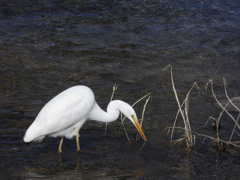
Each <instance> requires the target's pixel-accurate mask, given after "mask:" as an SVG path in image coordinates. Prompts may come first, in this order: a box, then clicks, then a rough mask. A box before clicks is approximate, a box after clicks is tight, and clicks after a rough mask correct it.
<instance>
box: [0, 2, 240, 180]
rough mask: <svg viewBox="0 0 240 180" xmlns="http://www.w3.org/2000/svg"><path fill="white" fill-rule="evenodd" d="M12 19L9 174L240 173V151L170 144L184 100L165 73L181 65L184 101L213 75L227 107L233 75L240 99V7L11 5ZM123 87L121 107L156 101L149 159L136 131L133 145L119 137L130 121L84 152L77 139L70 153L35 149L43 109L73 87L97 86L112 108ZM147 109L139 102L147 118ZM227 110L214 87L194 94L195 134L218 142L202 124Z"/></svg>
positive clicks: (4, 26)
mask: <svg viewBox="0 0 240 180" xmlns="http://www.w3.org/2000/svg"><path fill="white" fill-rule="evenodd" d="M0 12H1V13H0V47H1V48H0V59H1V66H0V67H1V71H0V74H1V76H0V84H1V91H0V99H1V109H0V144H1V148H0V159H1V163H0V172H1V178H6V177H7V178H10V179H34V178H36V179H37V178H39V179H67V178H68V179H94V178H95V179H96V178H97V179H136V178H138V179H193V178H195V179H196V178H197V179H202V178H206V179H213V178H216V179H224V178H230V179H237V178H238V177H239V176H238V175H239V166H240V160H239V159H240V158H239V157H240V155H239V152H238V151H236V150H235V149H234V148H229V149H228V150H227V151H226V152H224V153H222V154H219V153H218V152H217V150H216V149H215V148H214V146H213V144H211V142H209V141H207V140H205V141H204V143H203V139H201V138H199V139H197V144H196V148H195V149H194V150H192V151H189V150H187V149H186V148H185V146H178V145H175V146H172V145H170V144H169V140H170V139H169V135H167V131H166V130H165V128H166V127H169V126H172V124H173V122H174V119H175V115H176V113H177V104H176V102H175V98H174V94H173V91H172V87H171V79H170V72H169V70H167V71H162V69H163V68H164V67H165V66H166V65H168V64H171V65H172V66H173V73H174V80H175V86H176V88H177V91H178V93H179V98H180V100H183V98H184V96H185V95H186V93H187V92H188V90H189V89H190V87H191V86H192V84H193V83H194V82H195V81H197V82H198V84H199V86H200V87H201V88H204V86H205V84H206V83H207V82H208V81H209V79H213V82H214V90H215V93H216V94H217V96H218V98H220V100H224V89H223V82H222V78H223V77H225V78H226V80H227V82H228V87H227V88H228V93H229V96H230V97H235V96H239V85H240V80H239V75H240V71H239V57H240V46H239V44H240V38H239V28H240V8H239V2H238V1H234V0H230V1H227V2H225V1H220V0H213V1H209V2H205V1H175V0H174V1H164V0H160V1H140V0H135V1H111V2H109V1H94V0H93V1H74V0H69V1H58V0H54V1H47V0H45V1H34V2H33V1H1V2H0ZM115 83H117V84H118V85H119V88H118V90H117V91H116V93H115V96H114V99H122V100H125V101H127V102H129V103H131V104H132V103H134V102H135V101H136V100H138V99H139V98H140V97H142V96H143V95H145V94H147V93H149V92H151V94H152V98H151V100H150V102H149V104H148V106H147V109H146V113H145V120H144V126H143V130H144V132H145V134H146V136H147V138H148V142H147V143H146V145H145V146H144V148H143V149H142V150H141V151H139V149H140V148H141V147H142V144H143V142H142V141H140V142H135V129H134V127H133V126H132V125H131V124H129V123H127V122H125V126H126V128H127V131H128V135H129V136H130V139H131V141H130V142H129V141H128V140H127V138H126V136H125V133H124V131H123V129H122V128H120V130H119V127H120V120H118V121H116V122H114V123H111V124H109V125H108V131H107V134H106V135H104V131H105V124H102V123H99V122H92V121H89V122H87V123H86V124H85V125H84V126H83V128H82V129H81V132H80V135H81V137H80V143H81V144H80V145H81V149H82V153H81V154H79V155H78V154H77V153H76V147H75V140H65V141H64V143H63V154H62V157H59V156H58V155H57V153H56V150H57V147H58V143H59V141H60V139H52V138H45V139H44V141H43V142H42V143H30V144H26V143H24V142H23V140H22V138H23V136H24V133H25V131H26V129H27V128H28V126H29V125H30V124H31V123H32V121H33V120H34V118H35V117H36V115H37V113H38V112H39V111H40V109H41V107H42V106H43V105H44V104H45V103H46V102H47V101H49V100H50V99H51V98H52V97H53V96H55V95H56V94H58V93H59V92H61V91H62V90H64V89H66V88H68V87H70V86H73V85H77V84H85V85H87V86H89V87H91V88H92V89H93V91H94V92H95V95H96V99H97V102H98V103H99V105H100V106H101V107H102V108H104V109H105V108H106V107H107V104H108V102H109V100H110V97H111V93H112V87H113V86H114V84H115ZM225 100H226V99H225ZM142 105H143V104H139V105H137V106H136V111H137V114H138V116H139V117H140V116H141V108H142ZM219 112H220V109H219V108H218V107H217V106H216V103H215V101H214V99H213V97H212V96H211V92H210V89H208V91H205V92H204V93H202V92H199V93H198V92H197V90H194V91H193V93H192V96H191V99H190V114H189V116H190V118H191V123H192V127H193V130H195V131H198V132H201V133H206V134H209V135H212V136H214V135H215V133H214V131H212V129H211V125H210V123H209V124H208V125H207V126H206V127H205V128H203V127H202V126H203V124H204V123H205V122H206V121H207V120H208V118H209V116H215V117H216V116H217V115H218V113H219ZM225 118H226V119H227V117H225ZM179 122H180V120H179ZM228 122H231V121H229V120H226V121H225V123H224V124H223V125H224V127H223V132H228V130H229V128H230V125H231V123H228ZM176 135H178V136H181V132H177V134H176ZM223 138H225V137H224V136H223ZM226 138H227V137H226Z"/></svg>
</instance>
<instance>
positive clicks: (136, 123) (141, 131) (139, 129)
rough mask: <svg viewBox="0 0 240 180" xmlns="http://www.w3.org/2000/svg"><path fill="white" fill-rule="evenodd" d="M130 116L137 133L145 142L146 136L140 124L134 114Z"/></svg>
mask: <svg viewBox="0 0 240 180" xmlns="http://www.w3.org/2000/svg"><path fill="white" fill-rule="evenodd" d="M131 118H132V119H133V122H134V125H135V127H136V128H137V130H138V132H139V134H140V135H141V136H142V138H143V140H144V141H145V142H147V138H146V136H145V134H144V132H143V130H142V128H141V126H140V124H139V123H138V120H137V118H136V117H135V116H134V115H132V116H131Z"/></svg>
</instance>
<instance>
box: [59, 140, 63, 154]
mask: <svg viewBox="0 0 240 180" xmlns="http://www.w3.org/2000/svg"><path fill="white" fill-rule="evenodd" d="M63 138H64V137H62V138H61V141H60V143H59V146H58V154H61V153H62V143H63Z"/></svg>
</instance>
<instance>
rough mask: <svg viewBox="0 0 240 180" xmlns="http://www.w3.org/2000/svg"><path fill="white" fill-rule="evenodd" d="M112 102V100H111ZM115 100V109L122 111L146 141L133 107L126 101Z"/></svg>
mask: <svg viewBox="0 0 240 180" xmlns="http://www.w3.org/2000/svg"><path fill="white" fill-rule="evenodd" d="M112 102H113V103H114V101H112ZM115 102H116V104H115V105H116V107H115V108H116V109H118V110H119V111H120V112H122V113H123V114H124V115H125V116H126V117H127V118H128V119H129V120H130V121H131V122H132V123H133V124H134V126H135V127H136V128H137V130H138V132H139V134H140V135H141V136H142V138H143V140H144V141H145V142H146V141H147V138H146V136H145V134H144V132H143V130H142V127H141V126H140V124H139V122H138V119H137V115H136V113H135V111H134V109H133V108H132V106H130V105H129V104H128V103H126V102H124V101H120V100H115Z"/></svg>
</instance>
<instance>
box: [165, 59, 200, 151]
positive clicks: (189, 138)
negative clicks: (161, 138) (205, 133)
mask: <svg viewBox="0 0 240 180" xmlns="http://www.w3.org/2000/svg"><path fill="white" fill-rule="evenodd" d="M169 68H170V73H171V83H172V88H173V92H174V95H175V99H176V101H177V104H178V112H177V114H176V118H175V121H174V123H173V128H172V133H171V142H173V140H172V139H173V133H174V128H175V126H176V122H177V119H178V115H179V113H180V114H181V116H182V119H183V123H184V130H185V133H184V135H183V137H182V138H180V139H177V140H174V142H182V141H185V143H186V145H187V147H188V148H193V147H194V144H195V137H194V136H193V135H192V133H191V132H192V131H191V125H190V121H189V116H188V114H189V95H190V93H191V91H192V89H193V88H194V87H195V86H196V87H197V89H200V88H199V86H198V85H197V83H196V82H195V83H194V84H193V85H192V87H191V88H190V90H189V91H188V93H187V95H186V97H185V99H184V101H183V103H182V104H180V101H179V98H178V94H177V91H176V88H175V85H174V80H173V72H172V66H171V65H170V64H169V65H168V66H166V67H165V68H164V69H163V70H164V71H165V70H167V69H169ZM200 90H201V89H200ZM183 105H184V109H182V108H183ZM174 142H173V143H174Z"/></svg>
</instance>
